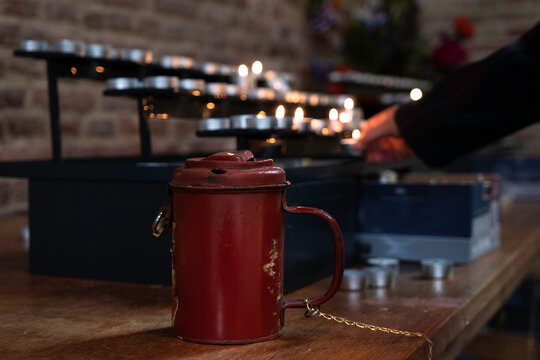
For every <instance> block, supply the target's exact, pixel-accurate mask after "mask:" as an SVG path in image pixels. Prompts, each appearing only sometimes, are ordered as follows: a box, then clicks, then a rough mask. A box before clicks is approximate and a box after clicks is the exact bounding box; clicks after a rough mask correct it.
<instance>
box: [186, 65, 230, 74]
mask: <svg viewBox="0 0 540 360" xmlns="http://www.w3.org/2000/svg"><path fill="white" fill-rule="evenodd" d="M195 67H196V68H197V69H199V70H200V71H202V72H203V73H205V74H207V75H230V74H232V73H233V72H234V67H232V66H230V65H224V64H218V63H214V62H200V63H197V64H196V65H195Z"/></svg>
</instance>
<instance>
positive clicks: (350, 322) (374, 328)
mask: <svg viewBox="0 0 540 360" xmlns="http://www.w3.org/2000/svg"><path fill="white" fill-rule="evenodd" d="M304 302H305V303H306V308H307V311H306V316H311V315H313V316H321V317H323V318H325V319H326V320H333V321H335V322H337V323H340V324H341V323H343V324H345V325H348V326H356V327H358V328H360V329H368V330H371V331H381V332H384V333H387V334H395V335H403V336H408V337H421V338H423V339H424V340H426V342H427V344H428V351H427V359H428V360H431V358H432V356H433V341H431V339H430V338H428V337H427V336H426V334H424V333H421V332H415V331H406V330H397V329H390V328H387V327H383V326H377V325H370V324H365V323H362V322H358V321H353V320H349V319H345V318H342V317H339V316H335V315H331V314H326V313H323V312H322V311H320V310H319V309H318V308H314V307H312V306H311V305H309V299H307V298H306V299H304Z"/></svg>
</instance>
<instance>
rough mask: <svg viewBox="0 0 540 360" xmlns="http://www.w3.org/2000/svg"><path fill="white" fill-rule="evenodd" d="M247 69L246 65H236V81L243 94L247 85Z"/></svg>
mask: <svg viewBox="0 0 540 360" xmlns="http://www.w3.org/2000/svg"><path fill="white" fill-rule="evenodd" d="M248 76H249V69H248V67H247V65H245V64H242V65H240V66H238V77H237V78H236V83H237V85H238V87H239V88H240V93H241V94H245V93H246V92H247V88H248V86H249V80H248Z"/></svg>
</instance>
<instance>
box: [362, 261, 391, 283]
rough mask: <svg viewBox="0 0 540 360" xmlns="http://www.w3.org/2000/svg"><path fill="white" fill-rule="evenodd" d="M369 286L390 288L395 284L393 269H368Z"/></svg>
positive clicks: (374, 267)
mask: <svg viewBox="0 0 540 360" xmlns="http://www.w3.org/2000/svg"><path fill="white" fill-rule="evenodd" d="M366 271H367V273H368V276H369V286H371V287H374V288H384V287H390V286H392V284H393V283H394V271H393V270H392V269H391V268H387V267H382V266H373V267H368V268H366Z"/></svg>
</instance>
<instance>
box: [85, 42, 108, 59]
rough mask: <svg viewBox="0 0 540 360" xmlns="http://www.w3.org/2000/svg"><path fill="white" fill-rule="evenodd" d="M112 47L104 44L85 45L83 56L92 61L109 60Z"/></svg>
mask: <svg viewBox="0 0 540 360" xmlns="http://www.w3.org/2000/svg"><path fill="white" fill-rule="evenodd" d="M111 50H112V47H111V46H110V45H105V44H87V45H86V46H85V47H84V56H85V57H87V58H93V59H109V58H110V57H111Z"/></svg>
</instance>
